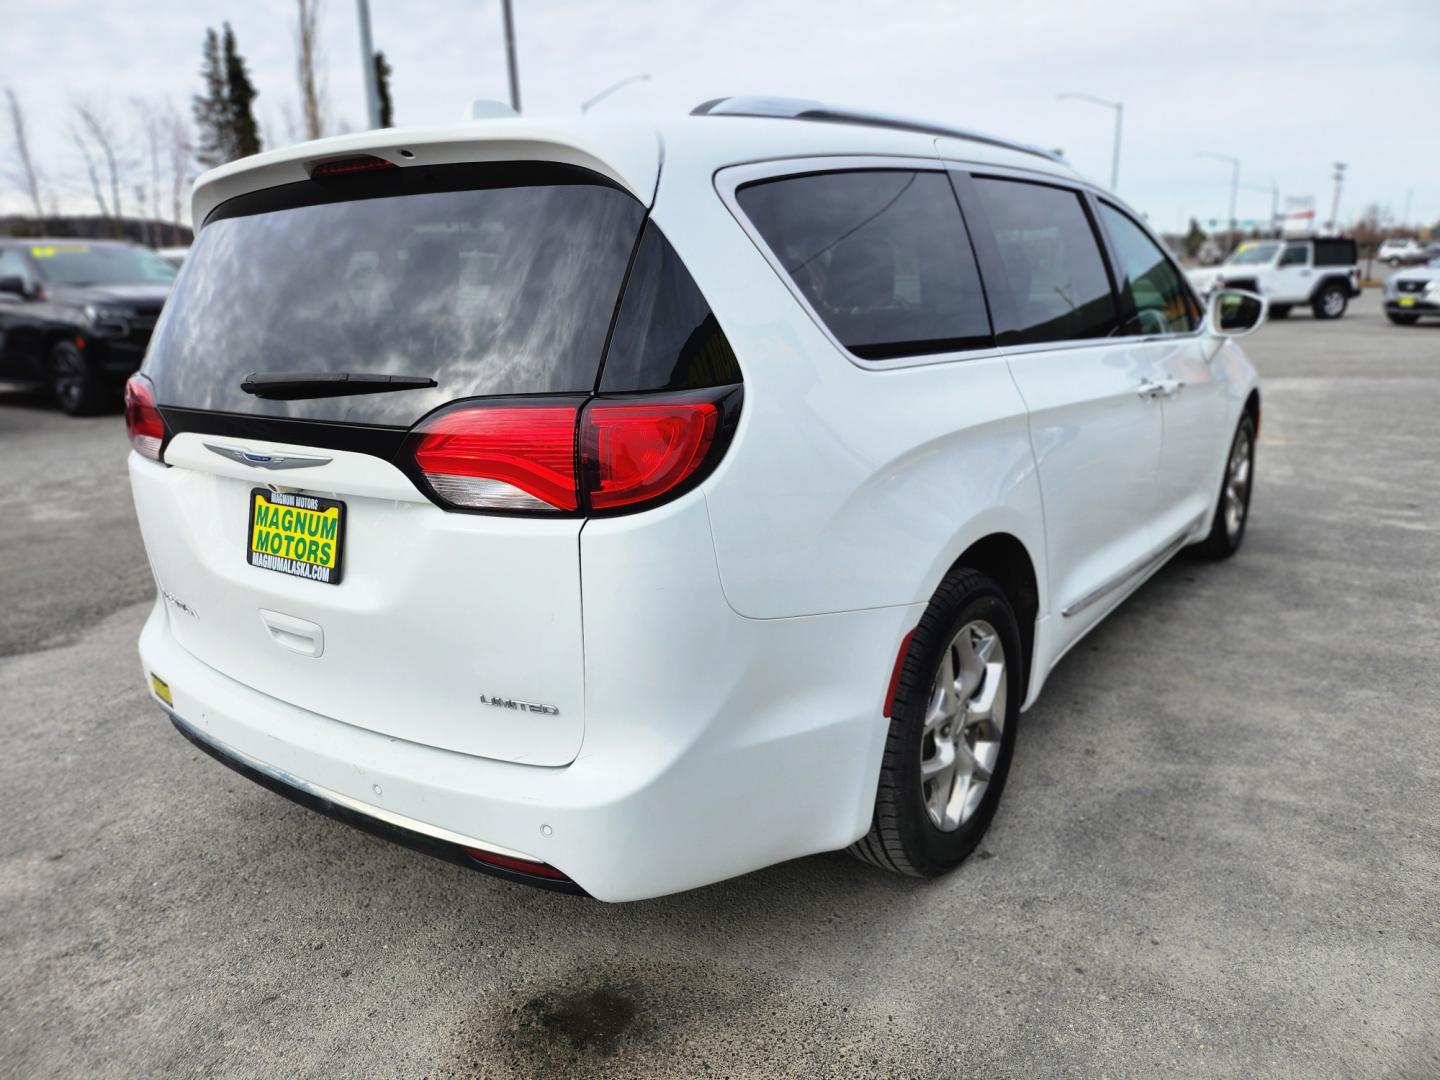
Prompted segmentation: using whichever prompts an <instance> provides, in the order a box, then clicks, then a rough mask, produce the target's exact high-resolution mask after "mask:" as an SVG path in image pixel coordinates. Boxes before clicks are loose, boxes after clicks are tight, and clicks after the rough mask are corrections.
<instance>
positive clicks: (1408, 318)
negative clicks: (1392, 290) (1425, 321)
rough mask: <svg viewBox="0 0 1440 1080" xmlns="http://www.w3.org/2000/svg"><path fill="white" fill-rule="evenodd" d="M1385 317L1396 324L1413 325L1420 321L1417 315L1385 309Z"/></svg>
mask: <svg viewBox="0 0 1440 1080" xmlns="http://www.w3.org/2000/svg"><path fill="white" fill-rule="evenodd" d="M1385 317H1386V318H1387V319H1389V320H1390V321H1391V322H1393V323H1394V324H1395V325H1396V326H1414V325H1415V324H1416V323H1417V322H1419V321H1420V316H1419V315H1397V314H1396V313H1395V312H1393V311H1387V312H1386V313H1385Z"/></svg>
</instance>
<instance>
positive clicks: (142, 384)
mask: <svg viewBox="0 0 1440 1080" xmlns="http://www.w3.org/2000/svg"><path fill="white" fill-rule="evenodd" d="M125 431H126V433H127V434H128V435H129V436H130V445H131V446H133V447H134V448H135V451H136V453H138V454H139V455H140V456H141V457H147V458H149V459H150V460H151V461H159V460H160V446H161V444H162V443H164V441H165V421H164V420H162V419H161V418H160V410H159V409H157V408H155V395H154V394H152V393H151V392H150V384H149V383H148V382H147V381H146V380H145V379H144V378H142V377H141V376H139V375H132V376H131V377H130V380H129V381H128V382H127V383H126V384H125Z"/></svg>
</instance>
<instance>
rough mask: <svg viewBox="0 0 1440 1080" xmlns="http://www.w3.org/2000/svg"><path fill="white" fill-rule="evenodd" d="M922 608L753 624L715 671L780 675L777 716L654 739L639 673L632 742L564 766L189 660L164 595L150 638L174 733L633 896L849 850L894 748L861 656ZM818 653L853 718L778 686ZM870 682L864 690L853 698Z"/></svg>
mask: <svg viewBox="0 0 1440 1080" xmlns="http://www.w3.org/2000/svg"><path fill="white" fill-rule="evenodd" d="M918 617H919V612H918V611H915V610H912V609H911V608H909V607H905V608H886V609H878V610H874V611H866V612H852V613H848V614H846V615H844V616H823V617H817V618H812V619H802V620H767V621H750V620H741V622H742V624H744V628H745V629H746V630H751V631H753V632H754V634H755V635H756V639H755V640H754V641H753V642H752V643H751V644H750V646H749V647H746V648H743V649H738V650H735V651H734V654H733V655H734V656H735V661H734V662H735V663H736V664H737V665H742V666H744V665H750V666H751V667H752V669H753V670H751V671H749V672H748V673H747V672H746V671H738V672H736V671H731V672H729V673H727V674H724V675H721V676H720V678H721V679H722V681H733V680H738V681H741V682H744V681H746V680H747V679H748V678H751V677H753V679H754V680H755V681H758V682H762V683H767V684H768V686H769V693H768V694H767V695H766V696H767V697H768V698H769V699H770V700H771V701H772V702H773V704H771V705H770V706H769V707H768V712H766V713H765V714H763V715H756V713H755V711H754V709H753V702H754V699H750V700H749V702H748V703H747V707H746V708H745V709H744V710H743V711H737V712H736V713H733V714H731V713H726V712H723V711H721V712H713V711H707V713H706V714H705V715H690V716H685V717H676V723H675V724H674V725H673V726H671V727H667V728H665V729H660V730H652V731H651V732H650V734H649V736H648V737H647V738H646V739H645V740H644V741H643V742H641V741H639V740H637V739H636V738H635V737H634V731H633V728H630V727H628V726H627V721H628V720H630V719H632V718H640V717H644V716H645V715H646V713H647V712H648V710H649V705H648V702H647V701H646V700H644V699H645V697H646V692H647V690H649V689H651V688H650V687H648V686H647V680H643V679H637V680H636V681H635V683H634V685H633V688H632V693H631V697H632V699H633V702H634V710H635V711H634V714H633V717H626V718H625V719H624V720H618V721H617V723H616V725H615V727H616V728H618V729H623V730H625V732H626V737H625V738H622V739H618V740H607V739H605V738H600V737H597V738H595V739H593V740H592V739H589V738H587V745H586V747H585V748H584V749H582V752H581V754H580V756H579V757H578V758H577V759H576V760H575V762H574V763H572V764H571V765H568V766H561V767H543V766H532V765H520V764H514V763H509V762H501V761H495V760H490V759H486V758H478V757H472V756H469V755H465V754H459V753H455V752H453V751H447V750H439V749H435V748H433V747H428V746H423V745H420V744H417V743H412V742H407V741H405V740H404V739H399V738H395V737H392V736H387V735H381V734H377V733H375V732H372V731H367V730H365V729H362V728H357V727H353V726H351V725H348V724H344V723H341V722H339V721H336V720H332V719H329V718H327V717H324V716H320V715H318V714H316V713H313V712H309V711H307V710H304V709H300V708H297V707H295V706H293V705H289V704H287V703H285V702H283V701H281V700H279V699H277V698H274V697H271V696H269V695H268V694H264V693H262V692H260V691H258V690H256V689H253V688H251V687H248V686H245V685H243V684H241V683H238V682H236V681H234V680H233V679H230V678H228V677H227V676H225V675H223V674H221V673H220V672H218V671H216V670H215V669H213V668H211V667H209V666H208V665H206V664H204V663H203V662H201V661H200V660H198V659H196V658H195V657H194V656H192V655H191V654H190V653H188V652H187V651H186V650H185V649H184V648H182V647H181V646H180V645H179V644H178V642H176V640H175V639H174V637H173V636H172V635H171V633H170V630H169V626H168V621H167V619H168V615H167V613H166V611H165V609H164V607H163V600H162V601H158V602H157V605H156V607H155V609H154V610H153V611H152V612H151V615H150V618H149V620H148V621H147V622H146V624H145V628H144V630H143V632H142V633H141V637H140V656H141V661H142V663H143V665H144V668H145V671H146V672H153V673H155V674H157V675H159V676H160V678H162V679H163V680H165V682H166V683H167V684H168V685H169V689H170V693H171V696H172V699H173V706H165V703H164V702H161V701H160V699H159V698H156V699H155V700H156V701H157V703H159V704H161V705H162V706H164V707H165V708H166V711H167V713H169V714H170V715H171V717H172V718H173V719H175V720H176V726H177V727H178V728H180V730H181V731H182V732H183V733H185V734H186V735H187V736H188V737H190V738H191V739H192V740H193V741H196V742H197V743H199V744H200V745H201V746H202V747H203V748H204V749H206V751H207V752H208V753H210V754H211V755H212V756H215V757H218V758H220V759H221V760H223V761H225V763H226V764H228V765H230V766H231V767H232V768H234V767H236V764H239V765H241V766H244V767H242V768H240V769H239V770H238V771H241V772H244V773H245V774H246V775H248V776H250V777H251V778H252V779H257V780H258V781H259V782H261V783H263V784H265V786H267V787H269V788H271V789H272V790H275V791H278V792H279V793H280V794H282V795H285V796H286V797H288V798H291V799H294V800H295V801H297V802H302V803H304V804H305V805H308V806H311V807H312V808H314V809H317V810H320V811H322V812H325V813H329V814H330V815H331V816H334V817H339V818H342V819H343V820H346V821H347V822H349V823H350V824H354V825H358V826H360V827H362V828H366V829H367V831H370V832H373V833H376V834H377V835H381V836H385V837H387V838H389V839H392V840H396V841H398V842H400V843H404V844H407V845H408V846H410V847H414V848H417V849H419V850H423V851H425V852H426V853H427V854H431V855H436V856H438V857H440V858H446V859H449V860H450V861H454V862H463V863H464V864H465V865H469V866H471V867H473V868H476V869H486V868H484V867H481V866H478V865H477V864H476V863H475V862H474V861H473V860H469V859H468V858H462V856H463V854H464V848H465V847H467V846H474V847H478V848H481V849H489V850H491V851H499V852H501V853H508V854H510V855H512V856H515V857H520V858H524V859H526V860H529V861H533V862H541V863H545V864H548V865H549V866H552V867H554V868H556V869H557V870H559V871H561V872H562V873H564V874H565V875H566V876H567V877H568V878H570V879H571V880H572V881H573V882H574V884H575V890H574V891H583V892H585V893H588V894H590V895H591V896H594V897H595V898H597V899H601V900H607V901H623V900H637V899H643V898H646V897H652V896H659V895H663V894H666V893H672V892H679V891H682V890H684V889H689V888H695V887H697V886H700V885H705V884H709V883H711V882H715V881H719V880H722V879H724V878H728V877H733V876H736V875H738V874H743V873H746V872H749V871H751V870H755V869H758V868H760V867H763V866H767V865H770V864H772V863H776V862H781V861H784V860H786V859H791V858H795V857H798V856H802V855H808V854H813V853H816V852H820V851H827V850H835V849H838V848H843V847H845V846H846V845H847V844H849V843H851V842H853V841H854V840H855V839H856V838H858V837H859V836H860V835H862V834H863V833H864V831H865V829H866V828H867V827H868V825H869V818H870V813H871V808H872V807H873V805H874V797H875V782H876V777H877V776H878V771H879V761H880V756H881V753H882V751H883V743H884V736H885V730H886V721H885V720H884V718H883V717H882V716H881V715H880V711H881V704H882V698H883V694H884V690H885V683H886V680H885V678H884V675H883V674H882V676H881V677H880V678H873V679H872V678H869V677H868V675H869V674H870V673H869V672H868V666H869V665H862V666H863V667H865V668H866V671H865V672H864V675H865V676H866V677H864V678H861V677H860V676H859V675H858V674H857V672H856V671H855V669H856V668H857V665H856V664H855V663H854V657H856V656H857V655H860V656H864V655H867V654H868V655H872V656H875V657H877V658H878V659H879V662H880V663H879V666H880V667H881V668H883V667H884V666H885V665H886V664H887V663H888V662H890V660H893V651H894V647H895V642H897V641H898V640H899V638H900V637H903V635H904V633H905V631H906V630H907V629H908V628H909V626H910V625H913V620H918ZM736 618H738V617H736ZM796 624H802V625H796ZM887 652H888V653H890V654H891V655H890V658H889V659H887V658H886V656H885V654H886V653H887ZM757 657H758V658H761V659H758V660H757V659H756V658H757ZM813 657H833V658H834V659H833V660H827V661H825V663H824V664H822V665H819V666H818V667H817V669H816V670H812V671H809V672H806V673H804V674H803V677H804V684H808V685H811V686H817V687H820V688H823V693H824V694H825V695H827V697H828V698H830V699H831V700H845V699H846V698H848V699H849V701H850V703H851V708H850V710H849V711H845V712H841V711H838V710H834V711H822V712H819V713H818V714H817V712H816V711H815V707H816V705H817V703H819V701H820V700H821V699H819V698H817V697H816V696H815V695H813V694H812V695H810V696H809V697H808V698H807V697H803V696H801V695H800V694H797V692H795V691H793V690H790V691H786V690H784V689H782V688H777V687H775V686H774V683H773V682H772V681H770V680H771V679H773V670H772V669H770V668H768V667H766V665H767V664H769V663H774V662H781V663H785V664H787V665H788V666H789V667H790V668H791V669H803V668H805V667H806V665H807V662H808V660H807V658H813ZM716 662H717V660H716V657H715V655H714V654H712V655H711V657H710V663H712V664H714V663H716ZM796 673H797V672H796V671H795V670H792V672H791V674H792V675H793V674H796ZM847 674H848V677H849V683H848V685H847V683H846V675H847ZM871 683H874V684H875V685H873V686H871V685H870V684H871ZM861 686H863V687H864V688H865V690H866V693H864V694H862V695H861V696H859V697H856V696H854V695H855V694H856V692H857V690H858V689H859V687H861ZM870 691H873V692H870ZM654 692H655V693H658V694H660V695H664V694H665V693H667V692H669V691H668V690H666V689H661V688H656V689H655V691H654ZM871 699H873V700H871ZM650 700H652V701H653V700H655V698H654V697H653V696H652V697H651V699H650ZM417 704H418V703H417ZM592 724H593V725H595V726H602V725H603V724H604V718H603V716H596V715H594V714H592V715H591V717H590V720H589V722H587V727H590V726H591V725H592ZM258 764H263V769H262V768H259V767H257V765H258ZM246 768H248V769H249V770H250V771H249V772H246ZM255 774H258V775H255ZM336 796H338V797H339V800H337V798H336ZM340 800H343V805H342V803H341V801H340ZM500 876H505V877H512V878H513V879H515V880H522V881H527V882H529V883H532V884H539V883H540V882H534V881H532V880H531V878H530V875H511V874H503V873H502V874H501V875H500ZM545 884H549V885H551V886H552V887H553V886H554V883H553V882H546V883H545Z"/></svg>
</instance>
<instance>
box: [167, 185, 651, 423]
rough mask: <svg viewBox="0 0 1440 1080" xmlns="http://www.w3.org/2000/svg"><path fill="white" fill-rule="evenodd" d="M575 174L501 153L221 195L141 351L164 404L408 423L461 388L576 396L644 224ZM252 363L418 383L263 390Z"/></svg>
mask: <svg viewBox="0 0 1440 1080" xmlns="http://www.w3.org/2000/svg"><path fill="white" fill-rule="evenodd" d="M644 214H645V211H644V208H643V207H642V206H641V204H640V203H639V202H637V201H636V200H635V199H634V198H632V197H631V196H630V195H628V194H626V193H625V192H622V191H620V190H618V189H617V188H615V187H612V186H610V185H609V184H607V183H605V182H604V181H602V180H601V179H600V178H599V177H597V176H595V175H594V174H592V173H588V172H585V171H584V170H580V169H574V168H570V167H566V166H551V165H535V164H500V165H483V166H448V167H439V168H418V167H416V168H401V169H394V170H387V171H386V172H385V173H382V174H368V175H366V176H364V177H340V178H336V179H333V180H327V181H323V182H321V181H310V182H306V183H300V184H292V185H286V186H285V187H282V188H276V189H271V190H269V191H263V192H257V193H254V194H253V195H249V196H243V197H241V198H238V199H235V200H232V201H231V202H229V203H226V204H224V205H222V206H221V207H220V208H219V209H218V210H217V211H216V213H215V214H214V215H212V216H211V218H210V219H209V220H208V221H207V223H206V225H205V226H204V228H202V229H201V230H200V234H199V236H198V237H197V238H196V241H195V244H194V246H193V247H192V248H191V251H190V255H189V258H188V259H187V260H186V262H185V266H184V269H183V270H182V271H181V273H180V277H179V280H178V281H177V283H176V286H175V290H174V292H173V293H172V295H171V298H170V301H169V303H168V304H167V305H166V309H165V315H164V316H163V317H162V319H161V322H160V325H159V327H158V328H157V331H156V335H155V338H154V340H153V341H152V343H151V346H150V352H149V355H148V356H147V358H146V362H145V373H146V374H147V375H148V376H149V377H150V378H151V380H152V381H153V382H154V384H155V391H156V401H157V403H158V404H160V405H162V406H166V405H169V406H180V407H185V408H194V409H207V410H218V411H225V412H242V413H248V414H252V415H264V416H277V417H294V418H299V419H306V420H333V421H345V422H350V423H366V424H383V425H394V426H409V425H411V424H413V423H414V422H415V421H416V420H418V419H419V418H420V417H421V416H423V415H424V414H425V413H427V412H429V411H431V410H432V409H434V408H435V407H437V406H439V405H442V404H445V403H446V402H449V401H453V400H455V399H458V398H467V397H478V396H485V395H495V394H545V393H576V392H580V393H588V392H590V391H591V390H593V389H594V387H595V381H596V378H597V376H598V374H599V369H600V360H601V355H602V353H603V351H604V347H605V338H606V335H607V333H608V331H609V328H610V322H611V318H612V316H613V314H614V311H615V304H616V301H617V300H618V298H619V294H620V287H621V284H622V282H623V280H624V276H625V267H626V265H627V263H628V262H629V259H630V255H631V252H632V251H633V249H634V247H635V242H636V238H637V235H638V233H639V230H640V226H641V223H642V221H643V219H644ZM251 372H265V373H271V372H274V373H285V372H292V373H330V372H350V373H359V374H372V375H373V374H382V375H407V376H417V377H420V378H431V379H434V380H435V381H436V383H437V384H438V385H437V386H436V387H434V388H431V389H420V390H404V391H398V392H391V393H383V394H366V395H356V396H348V397H335V398H320V399H310V400H299V401H276V400H268V399H264V398H258V397H253V396H251V395H249V394H247V393H245V392H244V391H242V390H241V389H240V384H241V382H242V381H243V380H244V379H245V377H246V376H247V375H249V374H250V373H251Z"/></svg>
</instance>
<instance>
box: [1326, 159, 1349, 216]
mask: <svg viewBox="0 0 1440 1080" xmlns="http://www.w3.org/2000/svg"><path fill="white" fill-rule="evenodd" d="M1345 168H1346V166H1345V163H1344V162H1343V161H1337V162H1336V163H1335V176H1334V178H1333V179H1334V180H1335V197H1334V198H1333V199H1332V200H1331V201H1330V229H1331V231H1332V232H1337V233H1338V232H1339V231H1340V220H1339V219H1340V186H1341V185H1342V184H1344V183H1345Z"/></svg>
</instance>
